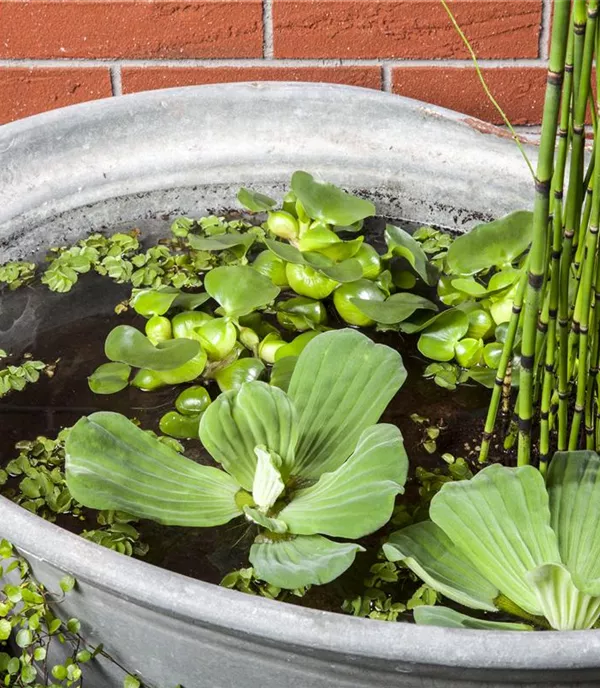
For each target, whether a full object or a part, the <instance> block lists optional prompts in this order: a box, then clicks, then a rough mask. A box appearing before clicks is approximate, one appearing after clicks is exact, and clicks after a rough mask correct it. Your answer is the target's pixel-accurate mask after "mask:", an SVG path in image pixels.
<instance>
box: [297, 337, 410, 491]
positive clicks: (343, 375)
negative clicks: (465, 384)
mask: <svg viewBox="0 0 600 688" xmlns="http://www.w3.org/2000/svg"><path fill="white" fill-rule="evenodd" d="M283 360H285V359H283ZM405 379H406V370H405V368H404V365H403V363H402V358H401V356H400V354H399V353H398V352H397V351H394V350H393V349H390V348H389V347H387V346H383V345H381V344H374V343H373V342H372V341H371V340H370V339H369V338H368V337H366V336H365V335H363V334H361V333H360V332H356V331H355V330H351V329H343V330H337V331H332V332H325V333H323V334H320V335H319V336H318V337H315V338H314V339H313V340H312V341H311V342H309V343H308V345H307V347H306V348H305V349H304V351H303V352H302V353H301V354H300V356H299V358H298V362H297V363H296V367H295V369H294V372H293V374H292V379H291V382H290V386H289V397H290V399H291V400H292V402H293V404H294V406H295V408H296V411H297V413H298V424H299V425H298V430H299V440H298V447H297V449H296V460H295V463H294V467H293V473H294V474H295V475H301V476H304V477H307V478H318V477H320V476H321V475H322V474H323V473H326V472H329V471H334V470H335V469H336V468H338V467H339V466H341V465H342V463H343V462H344V461H345V460H346V459H347V458H348V457H349V456H350V454H351V453H352V451H353V450H354V449H355V447H356V444H357V442H358V439H359V437H360V435H361V434H362V433H363V431H364V430H366V429H367V428H368V427H370V426H371V425H374V424H375V423H376V422H377V421H378V420H379V417H380V416H381V414H382V413H383V411H384V410H385V408H386V406H387V405H388V403H389V402H390V401H391V399H392V397H393V396H394V394H395V393H396V392H397V391H398V390H399V389H400V387H401V386H402V384H403V383H404V380H405Z"/></svg>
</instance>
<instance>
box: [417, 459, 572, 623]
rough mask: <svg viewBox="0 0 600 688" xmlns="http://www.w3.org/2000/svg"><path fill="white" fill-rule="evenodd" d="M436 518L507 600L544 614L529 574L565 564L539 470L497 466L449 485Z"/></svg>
mask: <svg viewBox="0 0 600 688" xmlns="http://www.w3.org/2000/svg"><path fill="white" fill-rule="evenodd" d="M430 517H431V519H432V520H433V522H434V523H436V524H437V525H438V526H439V527H440V528H442V529H443V530H444V532H445V533H446V534H447V535H448V537H449V538H450V539H451V540H452V542H453V543H454V545H455V546H456V547H457V549H458V550H459V552H460V553H462V554H463V555H464V556H466V557H468V558H469V559H470V560H471V561H473V562H474V564H475V565H476V567H477V570H478V571H479V572H480V573H481V574H482V575H483V576H484V577H485V578H486V579H487V580H488V581H490V583H492V584H493V585H495V586H496V587H497V588H498V589H499V590H500V592H501V593H502V594H503V595H505V596H506V597H508V598H509V599H511V600H512V601H513V602H515V603H516V604H518V605H519V606H520V607H521V608H522V609H524V610H525V611H526V612H528V613H530V614H536V615H541V614H542V609H541V607H540V603H539V600H538V598H537V596H536V594H535V593H534V591H533V589H532V587H531V586H530V585H529V584H528V582H527V574H528V573H529V572H530V571H533V570H534V569H536V568H537V567H538V566H542V565H544V564H551V563H560V556H559V551H558V543H557V539H556V534H555V533H554V531H553V530H552V528H551V527H550V508H549V504H548V493H547V492H546V488H545V485H544V479H543V478H542V475H541V473H540V472H539V471H538V470H537V469H535V468H533V467H532V466H523V467H521V468H517V469H510V468H505V467H504V466H500V465H498V464H495V465H493V466H489V467H487V468H486V469H485V470H483V471H480V472H479V473H478V474H477V475H476V476H475V477H474V478H473V479H471V480H463V481H458V482H453V483H447V484H446V485H444V487H443V488H442V490H440V492H439V493H438V494H437V495H436V496H435V497H434V498H433V500H432V502H431V507H430Z"/></svg>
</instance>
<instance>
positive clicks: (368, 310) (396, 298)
mask: <svg viewBox="0 0 600 688" xmlns="http://www.w3.org/2000/svg"><path fill="white" fill-rule="evenodd" d="M352 303H353V304H354V305H355V306H357V308H359V309H360V310H361V311H362V312H363V313H364V314H365V315H367V316H368V317H369V318H372V319H373V320H375V321H376V322H379V323H383V324H384V325H393V324H395V323H400V322H403V321H404V320H406V319H407V318H409V317H410V316H411V315H412V314H413V313H414V312H415V311H416V310H430V311H437V309H438V307H437V306H436V305H435V303H433V302H432V301H430V300H429V299H426V298H424V297H423V296H417V294H411V293H409V292H401V293H398V294H392V295H391V296H390V297H389V298H388V299H386V300H385V301H374V300H371V299H356V298H354V299H352Z"/></svg>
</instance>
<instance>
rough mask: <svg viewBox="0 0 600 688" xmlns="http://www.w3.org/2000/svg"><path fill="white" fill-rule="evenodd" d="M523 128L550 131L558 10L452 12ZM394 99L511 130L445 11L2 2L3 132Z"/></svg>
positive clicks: (457, 2) (317, 1) (469, 5)
mask: <svg viewBox="0 0 600 688" xmlns="http://www.w3.org/2000/svg"><path fill="white" fill-rule="evenodd" d="M450 1H451V3H452V8H453V10H454V12H455V14H456V17H457V19H458V21H459V23H460V25H461V26H462V28H463V30H464V32H465V33H466V35H467V36H468V38H469V39H470V41H471V42H472V45H473V47H474V49H475V51H476V53H477V55H478V57H479V58H480V60H481V66H482V67H483V68H484V73H485V76H486V78H487V79H488V83H489V85H490V87H491V88H492V91H493V92H494V94H495V95H496V97H497V99H498V101H499V103H500V104H501V106H502V107H503V108H505V110H506V113H507V114H508V116H509V117H510V119H511V120H512V121H513V123H514V124H516V125H525V124H536V123H538V122H539V119H540V114H541V106H542V100H543V91H544V81H545V75H544V63H545V59H546V57H547V48H548V46H547V43H548V29H549V23H550V21H549V14H550V2H551V0H450ZM258 79H270V80H280V79H285V80H298V81H330V82H336V83H345V84H354V85H358V86H364V87H368V88H374V89H383V90H386V91H393V92H395V93H400V94H403V95H407V96H411V97H413V98H419V99H421V100H425V101H428V102H431V103H437V104H439V105H444V106H446V107H450V108H453V109H456V110H461V111H463V112H466V113H468V114H470V115H473V116H475V117H480V118H482V119H485V120H488V121H492V122H498V119H499V118H498V116H497V114H496V112H495V111H494V109H493V108H492V107H491V105H490V104H489V103H488V101H487V100H486V98H485V96H484V94H483V92H482V90H481V86H480V84H479V81H478V80H477V77H476V75H475V72H474V70H473V68H472V66H471V63H470V61H469V59H468V54H467V52H466V50H465V48H464V46H463V45H462V43H461V41H460V39H459V37H458V36H457V34H456V33H455V31H454V29H453V27H452V25H451V24H450V21H449V19H448V16H447V15H446V13H445V11H444V10H443V8H442V6H441V4H440V3H439V0H0V95H1V97H0V123H1V122H7V121H10V120H13V119H17V118H19V117H25V116H27V115H31V114H34V113H37V112H40V111H42V110H48V109H51V108H56V107H62V106H64V105H69V104H71V103H78V102H82V101H86V100H92V99H95V98H105V97H109V96H119V95H121V94H125V93H132V92H135V91H143V90H148V89H154V88H165V87H170V86H185V85H190V84H204V83H216V82H222V81H246V80H258Z"/></svg>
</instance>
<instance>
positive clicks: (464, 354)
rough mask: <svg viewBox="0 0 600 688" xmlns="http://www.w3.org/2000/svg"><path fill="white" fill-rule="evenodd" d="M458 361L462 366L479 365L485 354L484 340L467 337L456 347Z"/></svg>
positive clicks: (455, 352) (471, 366) (455, 353)
mask: <svg viewBox="0 0 600 688" xmlns="http://www.w3.org/2000/svg"><path fill="white" fill-rule="evenodd" d="M454 355H455V356H456V362H457V363H458V365H459V366H461V367H462V368H473V367H474V366H476V365H479V363H480V362H481V358H482V356H483V340H482V339H474V338H472V337H465V338H464V339H461V340H460V341H459V342H457V343H456V346H455V347H454Z"/></svg>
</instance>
